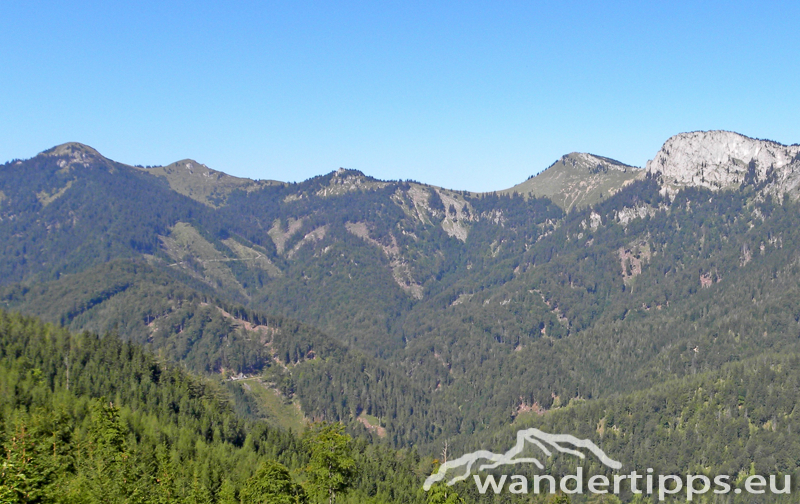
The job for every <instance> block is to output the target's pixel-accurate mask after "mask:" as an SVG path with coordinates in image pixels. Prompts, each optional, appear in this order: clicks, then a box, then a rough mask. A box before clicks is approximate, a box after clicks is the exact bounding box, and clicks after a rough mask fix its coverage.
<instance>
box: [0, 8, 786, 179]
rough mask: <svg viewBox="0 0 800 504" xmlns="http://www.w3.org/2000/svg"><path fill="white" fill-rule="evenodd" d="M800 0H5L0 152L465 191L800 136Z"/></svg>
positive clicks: (1, 155) (0, 17)
mask: <svg viewBox="0 0 800 504" xmlns="http://www.w3.org/2000/svg"><path fill="white" fill-rule="evenodd" d="M799 18H800V3H798V2H783V3H782V2H772V3H770V2H767V3H764V2H760V3H757V2H730V1H729V2H697V1H693V2H573V1H553V2H547V1H543V2H435V1H434V2H432V1H427V2H412V1H403V2H389V1H382V2H335V3H334V2H302V1H293V2H203V1H194V2H174V1H170V0H164V1H162V2H129V3H126V2H81V1H73V2H44V1H36V0H27V1H17V0H4V1H3V2H1V3H0V162H3V161H6V160H9V159H12V158H27V157H30V156H33V155H35V154H36V153H38V152H40V151H41V150H44V149H46V148H49V147H51V146H53V145H56V144H59V143H63V142H66V141H78V142H83V143H86V144H89V145H91V146H93V147H95V148H96V149H98V150H99V151H100V152H101V153H103V154H104V155H106V156H108V157H110V158H112V159H115V160H117V161H122V162H125V163H130V164H143V165H152V164H167V163H170V162H172V161H176V160H179V159H182V158H187V157H189V158H193V159H196V160H198V161H200V162H202V163H205V164H207V165H209V166H210V167H212V168H215V169H219V170H222V171H225V172H227V173H230V174H233V175H239V176H246V177H251V178H261V179H278V180H286V181H298V180H303V179H306V178H309V177H312V176H314V175H318V174H323V173H327V172H330V171H331V170H334V169H336V168H339V167H347V168H354V169H358V170H361V171H363V172H365V173H367V174H369V175H372V176H375V177H378V178H383V179H414V180H419V181H422V182H427V183H432V184H436V185H442V186H446V187H451V188H454V189H468V190H473V191H488V190H496V189H503V188H506V187H510V186H512V185H514V184H516V183H518V182H520V181H522V180H524V179H525V178H527V177H528V176H529V175H531V174H533V173H536V172H538V171H540V170H542V169H543V168H545V167H547V166H548V165H549V164H550V163H552V162H553V161H554V160H556V159H557V158H558V157H560V156H561V155H562V154H565V153H568V152H571V151H582V152H592V153H595V154H600V155H604V156H609V157H613V158H616V159H619V160H620V161H624V162H627V163H630V164H635V165H644V163H645V162H646V161H647V160H648V159H649V158H651V157H653V155H654V154H655V153H656V151H657V150H658V149H659V148H660V147H661V145H662V144H663V142H664V141H665V140H666V139H667V138H668V137H669V136H671V135H673V134H676V133H679V132H682V131H692V130H700V129H727V130H733V131H738V132H741V133H744V134H747V135H750V136H755V137H760V138H770V139H773V140H777V141H779V142H783V143H795V142H800V120H798V117H800V84H798V83H800V70H799V69H798V66H800V35H798V32H797V29H798V28H797V27H798V24H797V20H798V19H799Z"/></svg>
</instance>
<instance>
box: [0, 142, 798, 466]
mask: <svg viewBox="0 0 800 504" xmlns="http://www.w3.org/2000/svg"><path fill="white" fill-rule="evenodd" d="M799 184H800V146H798V145H792V146H786V145H781V144H779V143H776V142H773V141H769V140H759V139H753V138H749V137H746V136H743V135H740V134H737V133H732V132H725V131H708V132H693V133H682V134H679V135H676V136H674V137H672V138H670V139H668V140H667V141H666V142H665V144H664V145H663V147H662V148H661V149H660V150H659V151H658V152H657V153H656V154H655V156H654V158H653V160H651V161H649V162H648V163H647V165H646V167H645V168H637V167H634V166H629V165H626V164H624V163H622V162H619V161H615V160H613V159H610V158H606V157H602V156H598V155H593V154H585V153H571V154H567V155H565V156H563V157H562V158H560V159H559V160H557V161H556V162H555V163H553V164H552V165H551V166H550V167H548V168H547V169H545V170H544V171H542V172H541V173H539V174H537V175H535V176H532V177H531V178H529V179H528V180H526V181H524V182H522V183H520V184H518V185H516V186H514V187H512V188H509V189H507V190H505V191H497V192H492V193H482V194H477V193H470V192H467V191H459V190H451V189H445V188H441V187H434V186H430V185H426V184H423V183H419V182H413V181H383V180H377V179H375V178H372V177H369V176H367V175H365V174H363V173H361V172H358V171H354V170H344V169H339V170H336V171H333V172H331V173H328V174H326V175H322V176H318V177H314V178H312V179H309V180H306V181H304V182H300V183H283V182H278V181H256V180H249V179H244V178H238V177H233V176H230V175H227V174H224V173H222V172H218V171H215V170H213V169H211V168H209V167H206V166H205V165H203V164H201V163H198V162H196V161H193V160H189V159H186V160H182V161H178V162H176V163H172V164H170V165H167V166H157V167H141V166H129V165H125V164H122V163H117V162H115V161H112V160H109V159H107V158H105V157H103V156H102V155H101V154H100V153H98V152H97V151H96V150H94V149H92V148H91V147H88V146H85V145H82V144H78V143H70V144H63V145H60V146H57V147H54V148H52V149H49V150H46V151H44V152H42V153H41V154H39V155H37V156H35V157H33V158H31V159H27V160H13V161H10V162H8V163H5V164H4V165H2V166H0V237H1V238H2V244H3V246H2V249H0V254H2V261H0V302H1V303H2V305H4V306H5V307H6V309H8V310H15V311H20V312H23V313H25V314H28V315H34V316H37V317H40V318H41V319H43V320H45V321H50V322H54V323H57V324H60V325H63V326H65V327H66V328H68V329H69V330H71V331H90V332H95V333H99V334H111V335H116V336H118V337H120V338H122V339H124V340H126V341H130V342H132V343H135V344H137V345H141V346H144V347H145V348H147V349H148V350H149V351H151V352H152V353H154V354H155V355H158V356H160V358H163V359H165V360H168V361H172V362H175V363H178V364H180V365H183V366H185V367H186V368H187V369H188V370H190V371H192V372H194V373H198V374H200V375H204V376H206V377H208V378H210V379H212V380H218V381H219V383H221V384H222V385H223V386H224V387H225V389H226V390H228V392H229V393H230V394H232V396H231V397H234V398H235V401H234V402H235V409H236V411H237V412H238V414H240V415H242V416H244V417H246V418H250V419H260V420H264V421H267V422H269V423H272V424H273V425H276V426H279V427H283V428H292V429H302V428H303V425H304V424H305V423H306V422H308V421H309V420H312V419H321V418H324V419H328V420H338V421H342V422H344V423H346V424H347V425H348V426H349V428H351V429H352V432H354V433H357V434H359V435H362V436H365V437H367V438H369V439H372V441H373V442H375V443H389V444H391V445H392V446H394V447H396V448H399V447H407V446H415V447H417V448H418V449H420V450H422V451H423V452H426V453H433V452H436V451H437V450H438V448H439V445H440V444H441V442H442V441H443V440H445V439H447V440H450V441H451V443H452V444H451V446H452V447H454V448H464V449H465V450H466V449H467V448H470V447H477V446H480V445H482V444H485V443H491V442H493V441H492V440H494V441H497V439H499V437H498V438H494V437H493V436H495V433H499V434H497V436H502V435H506V439H507V438H508V436H507V430H508V429H514V430H516V429H518V428H520V427H521V426H532V427H538V426H541V425H544V424H548V423H549V425H550V426H555V427H558V426H559V425H561V426H563V425H570V426H571V427H573V428H580V429H583V430H586V425H590V426H592V429H590V430H591V432H571V433H572V434H575V435H576V436H580V437H590V435H594V436H599V437H600V438H601V440H600V441H598V445H600V446H601V447H603V449H604V450H605V451H606V452H607V453H608V454H609V456H612V457H614V458H616V459H619V458H620V457H619V455H618V454H617V453H615V452H614V449H608V448H607V447H605V446H604V445H603V442H602V441H603V440H605V442H607V443H610V446H612V447H614V446H616V447H617V448H618V449H620V450H625V448H620V447H621V446H622V445H621V444H620V442H619V441H618V439H619V436H620V435H622V436H624V435H628V434H629V432H627V431H625V432H622V434H614V432H615V431H616V432H620V430H619V429H633V430H635V429H636V428H637V427H635V426H633V425H632V424H631V421H630V419H629V418H626V417H625V413H623V411H624V407H623V405H624V404H630V403H631V402H632V401H635V404H633V405H632V406H630V408H631V411H633V410H635V411H636V412H638V413H637V414H641V415H642V417H643V418H644V420H643V422H644V423H643V424H642V425H643V426H647V427H646V428H644V427H643V429H644V431H645V432H647V433H648V434H647V435H648V436H650V437H648V439H650V443H651V444H650V445H649V446H654V447H660V446H662V445H663V443H662V444H659V439H662V438H661V437H659V436H683V437H680V440H681V441H680V442H678V441H675V443H676V444H677V445H678V446H684V444H686V445H687V446H688V445H691V439H692V438H691V437H686V436H687V434H686V429H687V428H688V427H687V424H685V423H681V422H683V421H684V417H686V418H694V417H692V415H694V414H696V413H697V408H698V407H701V408H709V407H711V406H709V404H712V405H714V407H715V408H717V407H718V410H715V411H721V412H723V413H724V412H725V411H729V410H730V408H732V407H733V408H734V410H735V411H739V410H736V408H739V407H741V408H740V409H741V410H742V411H743V412H746V413H744V414H745V415H746V416H747V422H749V423H746V425H747V426H749V427H747V429H745V430H746V431H747V432H748V434H747V435H746V436H744V437H740V438H736V439H739V440H738V441H736V443H739V442H741V443H742V446H744V447H745V448H746V447H747V446H748V444H747V443H748V442H750V441H751V440H762V438H764V436H766V435H767V434H766V433H767V432H773V433H775V432H777V433H779V434H780V433H784V434H785V433H791V432H792V431H791V429H795V428H797V427H800V426H796V425H795V424H796V423H797V422H798V419H797V418H795V417H796V413H795V411H794V409H793V408H789V407H788V406H776V405H775V404H780V405H784V404H785V400H786V399H785V398H784V396H785V397H790V396H791V394H794V393H795V392H794V389H791V387H790V386H788V385H785V384H786V383H794V381H793V380H796V379H797V378H798V377H800V367H798V366H797V365H796V362H797V360H792V359H793V358H794V357H793V356H797V355H800V338H798V335H800V322H799V321H800V309H798V307H797V303H796V300H797V299H798V295H800V292H798V290H799V289H800V288H798V285H800V282H798V280H800V269H798V264H800V262H798V260H800V257H798V252H797V250H796V248H795V247H794V246H793V244H794V243H798V242H800V241H798V240H800V236H798V233H800V231H799V230H800V226H798V220H799V219H800V218H798V215H800V213H798V210H800V203H798V202H797V198H798V195H800V190H798V185H799ZM767 362H768V363H770V364H768V365H767V364H765V363H767ZM765 365H766V366H767V368H769V369H774V372H775V373H778V374H779V375H780V374H781V373H783V374H787V373H788V376H786V377H783V376H782V375H781V377H779V378H774V380H778V381H777V382H775V383H778V382H780V383H783V384H784V385H780V386H778V385H776V387H775V390H773V391H772V392H770V394H772V393H774V394H777V396H776V397H778V398H776V399H775V401H777V402H776V403H775V404H772V403H770V404H772V406H769V405H766V404H762V403H763V401H764V399H763V398H758V397H757V395H756V394H755V393H754V391H752V390H750V389H748V388H747V387H750V388H753V387H756V385H755V384H757V383H758V381H757V380H750V381H747V382H746V383H745V384H743V385H741V387H745V388H744V389H743V390H739V391H738V392H736V393H734V394H733V395H732V396H731V397H732V399H731V400H732V401H734V402H737V401H739V402H737V403H736V404H734V405H730V404H728V403H727V402H724V401H723V402H722V403H720V404H719V405H716V403H715V402H714V400H713V398H712V400H711V401H710V402H705V403H702V404H701V405H700V406H697V405H696V404H695V403H694V402H693V401H694V399H693V398H694V397H696V394H697V393H698V392H697V391H698V390H700V389H702V390H705V391H707V390H708V387H709V385H708V384H715V385H714V386H715V387H721V388H724V387H722V385H720V383H723V384H724V383H728V382H727V381H731V380H735V379H737V377H738V378H741V377H742V376H743V375H741V373H740V375H741V376H740V375H737V374H736V373H733V374H732V373H731V369H733V368H732V366H744V369H745V370H751V369H755V368H756V367H758V366H761V368H763V366H765ZM770 366H772V367H770ZM761 368H759V369H761ZM749 372H750V371H743V372H742V373H743V374H744V375H747V373H749ZM747 376H749V375H747ZM726 380H727V381H726ZM774 380H773V381H774ZM734 388H735V387H734ZM726 390H727V389H726ZM786 394H788V395H786ZM701 395H702V394H701ZM768 395H769V394H768ZM719 397H720V398H722V397H727V396H725V393H723V392H722V391H720V392H719ZM769 397H772V396H769ZM791 397H793V396H791ZM656 398H658V401H662V399H661V398H666V399H663V401H666V404H669V405H672V406H671V407H672V408H673V410H675V411H676V412H677V413H676V414H677V415H679V417H678V418H679V420H675V419H669V418H667V419H664V418H663V411H664V408H665V406H664V407H662V406H659V404H660V403H659V404H651V403H652V401H655V400H656ZM740 398H741V399H740ZM781 398H784V399H781ZM720 400H721V399H720ZM626 401H627V403H626ZM759 401H762V403H759ZM782 401H784V402H782ZM692 404H695V406H693V408H695V409H693V410H691V411H689V410H687V409H686V408H690V406H691V405H692ZM759 408H761V409H760V410H758V409H759ZM756 410H758V411H760V413H758V414H756ZM770 412H774V413H772V414H771V413H770ZM729 413H730V411H729ZM713 414H714V413H713V412H709V413H708V415H707V416H708V418H711V417H712V416H713ZM738 415H739V413H735V414H732V416H730V415H729V416H728V417H727V418H729V419H731V418H732V420H730V421H731V422H734V421H735V420H736V419H737V418H739V416H738ZM576 418H579V419H583V420H585V421H584V422H583V423H580V422H577V421H576ZM656 418H659V419H661V420H659V421H660V422H662V423H661V424H656V425H652V426H651V425H650V424H648V422H649V421H651V420H652V419H656ZM704 418H705V417H704ZM722 418H723V417H722V416H721V417H720V420H719V421H720V422H723V420H722ZM653 421H655V420H653ZM686 421H688V420H686ZM704 421H707V420H704ZM576 422H577V423H576ZM578 424H579V425H582V426H583V427H575V425H578ZM584 424H586V425H584ZM777 435H778V434H775V436H777ZM787 435H788V434H787ZM615 436H616V437H615ZM770 436H771V434H770ZM676 439H677V437H676ZM726 439H727V438H726ZM726 439H719V440H717V441H715V442H719V443H723V444H724V443H729V444H730V443H734V442H733V441H732V439H734V438H730V439H727V440H726ZM775 439H777V438H775V437H774V436H773V437H769V441H768V442H767V441H764V443H766V444H765V445H764V446H767V445H769V446H768V447H766V448H765V447H762V448H761V449H760V450H761V451H759V453H758V454H756V455H752V456H751V457H750V458H749V459H748V458H747V457H746V456H738V455H737V457H738V458H737V457H733V459H732V460H736V461H737V463H740V464H742V465H746V464H748V463H750V462H753V463H756V462H754V461H756V460H757V463H758V464H765V465H769V464H773V466H772V467H770V469H774V470H779V471H793V470H795V469H796V467H797V460H800V453H795V452H794V451H791V453H787V451H786V450H789V448H781V447H780V446H778V445H775V444H774V443H776V441H775ZM615 440H616V441H615ZM752 442H755V441H752ZM681 443H684V444H681ZM734 444H735V443H734ZM731 446H732V445H731ZM759 446H761V445H759ZM792 446H793V445H792ZM745 448H742V449H743V450H744V449H745ZM659 449H661V448H659ZM664 450H668V449H667V448H664ZM791 450H794V448H791ZM625 453H626V454H628V455H629V456H630V457H632V458H634V460H632V461H630V462H626V465H627V464H628V463H631V464H634V465H635V464H636V463H638V462H640V461H642V460H648V458H647V457H649V455H647V454H646V452H645V451H641V450H640V451H636V450H633V451H626V452H625ZM664 453H667V452H664ZM795 455H797V457H796V458H794V459H793V460H794V461H793V462H792V461H791V460H790V459H791V458H792V457H793V456H795ZM665 457H667V459H666V460H667V462H665V463H667V464H673V463H674V465H677V466H680V464H684V466H688V465H691V463H690V462H688V461H687V459H685V457H684V458H683V459H678V458H676V457H678V455H674V456H673V455H669V454H668V455H665ZM669 457H672V458H669ZM679 460H682V461H683V462H680V461H679ZM721 463H722V462H720V464H721ZM776 468H777V469H776ZM748 469H749V468H742V467H738V468H737V469H736V470H748Z"/></svg>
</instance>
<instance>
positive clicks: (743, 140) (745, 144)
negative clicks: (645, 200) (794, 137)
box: [646, 131, 800, 191]
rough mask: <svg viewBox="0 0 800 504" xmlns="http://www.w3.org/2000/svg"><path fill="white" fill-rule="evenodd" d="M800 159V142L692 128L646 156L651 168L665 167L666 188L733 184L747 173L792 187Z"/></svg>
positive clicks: (654, 170) (752, 177)
mask: <svg viewBox="0 0 800 504" xmlns="http://www.w3.org/2000/svg"><path fill="white" fill-rule="evenodd" d="M797 163H800V145H791V146H787V145H783V144H780V143H778V142H773V141H771V140H759V139H755V138H750V137H747V136H744V135H741V134H739V133H734V132H731V131H694V132H691V133H681V134H678V135H675V136H673V137H671V138H669V139H668V140H667V141H666V142H665V143H664V145H663V147H661V150H659V151H658V153H657V154H656V156H655V157H654V158H653V159H652V160H650V161H648V162H647V166H646V170H647V171H648V172H650V173H653V174H655V173H657V172H661V175H662V180H663V183H664V184H665V186H666V187H667V188H668V189H672V190H675V189H679V188H680V187H684V186H700V187H707V188H709V189H711V190H717V189H724V188H733V187H737V186H739V185H741V184H742V183H743V182H745V181H746V179H750V180H753V181H756V182H758V181H766V180H768V179H770V178H771V179H772V187H773V188H774V189H776V190H780V191H786V190H791V189H794V188H795V187H796V186H797V183H796V182H797V181H795V180H794V177H793V176H792V175H793V173H792V171H791V168H789V167H790V166H792V165H795V164H797Z"/></svg>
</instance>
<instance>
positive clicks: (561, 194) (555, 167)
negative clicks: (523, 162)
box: [500, 152, 644, 211]
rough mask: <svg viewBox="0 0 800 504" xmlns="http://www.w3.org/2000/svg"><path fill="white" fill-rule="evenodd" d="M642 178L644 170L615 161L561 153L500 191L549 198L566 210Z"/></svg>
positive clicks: (587, 202) (609, 193)
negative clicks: (512, 185)
mask: <svg viewBox="0 0 800 504" xmlns="http://www.w3.org/2000/svg"><path fill="white" fill-rule="evenodd" d="M643 177H644V170H642V169H641V168H636V167H635V166H630V165H626V164H624V163H621V162H619V161H617V160H614V159H610V158H606V157H602V156H595V155H594V154H586V153H581V152H573V153H570V154H566V155H564V156H562V157H561V158H560V159H559V160H557V161H556V162H554V163H553V164H552V165H550V166H549V167H547V168H546V169H545V170H544V171H542V172H541V173H539V174H537V175H535V176H531V177H530V178H528V180H526V181H525V182H522V183H520V184H517V185H515V186H514V187H511V188H510V189H506V190H504V191H500V193H501V194H512V193H514V192H516V193H519V194H523V195H532V196H539V197H545V198H550V199H552V200H553V202H555V203H556V204H557V205H558V206H560V207H561V208H563V209H564V210H565V211H569V210H570V209H571V208H573V207H586V206H588V205H592V204H595V203H598V202H600V201H601V200H602V199H603V198H608V197H610V196H612V195H613V194H614V193H616V192H617V191H619V190H620V189H621V188H623V187H624V186H625V185H627V184H629V183H631V182H632V181H634V180H639V179H642V178H643Z"/></svg>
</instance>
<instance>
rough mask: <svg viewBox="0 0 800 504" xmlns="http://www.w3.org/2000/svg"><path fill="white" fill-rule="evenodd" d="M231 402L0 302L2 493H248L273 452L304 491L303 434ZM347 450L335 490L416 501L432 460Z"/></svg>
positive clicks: (193, 497) (132, 497) (171, 371)
mask: <svg viewBox="0 0 800 504" xmlns="http://www.w3.org/2000/svg"><path fill="white" fill-rule="evenodd" d="M230 403H231V400H230V396H229V394H228V393H227V392H226V391H225V390H224V389H222V388H221V387H219V386H217V385H215V384H213V383H210V382H208V381H207V380H204V379H202V378H198V377H196V376H192V375H191V374H188V373H187V372H185V371H183V370H181V369H180V368H179V367H175V366H172V365H169V364H167V363H165V362H164V361H162V360H159V359H157V358H156V357H155V356H153V355H152V354H150V353H148V352H146V351H144V350H143V349H142V348H141V347H139V346H138V345H133V344H128V343H123V342H121V341H119V340H118V339H117V338H114V337H104V338H99V337H98V336H96V335H91V334H89V333H84V334H81V335H70V334H69V333H67V332H66V331H65V330H63V329H57V328H55V327H53V326H51V325H44V324H42V323H40V322H38V321H36V320H33V319H29V318H24V317H20V316H18V315H13V314H8V313H6V312H2V311H0V423H1V424H2V427H3V428H2V431H1V432H0V443H1V444H2V448H0V450H2V457H3V468H2V472H1V473H0V499H2V501H3V502H90V503H94V502H111V503H116V502H143V503H148V502H192V503H198V504H202V503H209V504H210V503H226V504H227V503H230V504H233V503H237V502H242V501H244V502H255V499H254V497H255V496H256V495H257V496H258V497H259V498H263V497H264V496H263V495H258V494H256V495H253V494H254V492H256V491H258V490H260V489H263V488H264V487H265V486H269V485H270V483H271V482H272V481H271V480H270V481H264V476H263V475H261V473H259V470H260V468H262V467H264V465H265V464H267V465H268V467H274V466H275V463H276V462H277V463H281V464H283V465H285V466H287V467H288V468H289V469H290V471H291V473H290V474H288V473H287V474H286V477H287V478H289V479H290V480H294V481H296V482H298V483H303V485H304V486H305V487H306V489H307V490H308V492H309V493H311V492H312V490H313V485H312V484H309V481H308V476H307V471H308V464H309V462H310V459H311V456H312V452H313V450H314V448H313V444H309V443H308V442H307V441H308V439H305V438H300V437H298V436H297V435H296V434H293V433H291V432H285V431H282V430H279V429H274V428H271V427H269V426H267V425H266V424H264V423H261V422H251V421H246V420H243V419H242V418H241V417H239V416H237V415H236V413H235V412H234V411H233V409H232V407H231V405H230ZM310 435H313V432H312V433H311V434H310ZM349 456H350V457H351V458H352V460H353V462H354V463H355V467H356V468H357V473H356V475H355V477H354V478H353V479H352V483H351V485H350V487H351V488H350V491H349V492H348V493H343V494H340V495H339V498H338V499H337V502H353V503H356V502H359V503H361V502H371V503H385V502H398V503H399V502H415V501H417V500H418V499H419V488H420V485H421V475H422V474H425V473H426V472H428V471H429V470H430V469H429V468H430V461H429V460H427V461H423V460H421V459H420V458H419V456H418V455H417V454H416V453H415V452H413V451H399V452H397V451H393V450H388V449H385V448H381V447H380V446H370V445H368V444H366V443H364V442H363V441H358V442H355V443H352V442H351V443H350V455H349ZM273 476H274V475H273ZM295 485H296V483H295ZM240 499H241V500H240Z"/></svg>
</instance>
